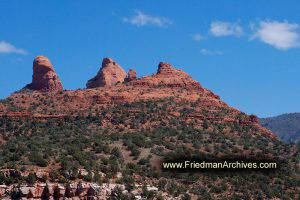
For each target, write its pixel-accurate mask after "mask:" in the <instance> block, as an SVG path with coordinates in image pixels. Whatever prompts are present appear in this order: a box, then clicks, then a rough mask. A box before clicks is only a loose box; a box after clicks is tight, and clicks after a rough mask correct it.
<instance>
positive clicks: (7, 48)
mask: <svg viewBox="0 0 300 200" xmlns="http://www.w3.org/2000/svg"><path fill="white" fill-rule="evenodd" d="M0 53H6V54H9V53H17V54H27V51H26V50H24V49H19V48H17V47H15V46H14V45H12V44H10V43H8V42H5V41H0Z"/></svg>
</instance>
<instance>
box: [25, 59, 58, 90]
mask: <svg viewBox="0 0 300 200" xmlns="http://www.w3.org/2000/svg"><path fill="white" fill-rule="evenodd" d="M25 88H27V89H30V90H38V91H44V92H57V91H62V90H63V86H62V83H61V81H60V79H59V77H58V76H57V74H56V73H55V71H54V68H53V66H52V64H51V62H50V60H49V59H48V58H47V57H45V56H37V57H36V58H35V59H34V61H33V76H32V83H30V84H28V85H26V86H25Z"/></svg>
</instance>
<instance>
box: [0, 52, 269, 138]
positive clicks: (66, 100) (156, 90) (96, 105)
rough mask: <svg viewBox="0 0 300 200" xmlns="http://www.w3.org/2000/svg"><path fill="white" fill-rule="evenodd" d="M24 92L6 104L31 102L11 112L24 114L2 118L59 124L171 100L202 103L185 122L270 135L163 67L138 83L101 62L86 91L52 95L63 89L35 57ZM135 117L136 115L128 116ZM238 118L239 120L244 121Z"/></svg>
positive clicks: (2, 111) (2, 108)
mask: <svg viewBox="0 0 300 200" xmlns="http://www.w3.org/2000/svg"><path fill="white" fill-rule="evenodd" d="M40 76H41V77H40ZM117 83H122V84H117ZM108 86H109V87H108ZM27 88H31V89H35V90H37V91H34V92H26V91H21V92H19V93H14V94H13V95H12V96H10V99H13V100H14V99H22V101H23V102H29V103H28V104H26V103H25V104H22V103H21V102H19V101H14V102H13V104H14V106H17V107H19V108H22V110H25V111H24V112H11V111H9V109H7V105H4V104H2V105H1V103H0V117H1V116H2V117H10V118H22V117H24V118H38V119H48V118H62V117H64V116H66V115H73V116H74V115H77V114H79V113H81V114H82V113H85V114H87V112H86V111H87V110H89V111H92V112H94V113H95V112H96V110H101V109H102V108H108V107H110V106H114V105H115V104H120V103H121V104H122V103H132V102H136V101H140V100H144V101H147V100H151V101H153V100H160V99H167V98H173V100H174V101H176V102H180V103H184V102H200V104H198V105H197V107H193V109H194V113H190V114H189V115H187V116H184V117H185V118H186V120H187V122H188V121H189V120H191V119H192V120H198V122H197V123H199V124H201V122H202V123H203V121H204V120H211V121H216V122H218V123H219V122H220V123H224V122H232V123H233V122H234V123H240V124H246V125H247V124H251V125H253V126H255V127H257V128H258V129H260V130H261V131H263V132H266V133H268V134H271V132H270V131H269V130H267V129H265V128H263V127H261V126H260V125H259V123H258V119H257V117H256V116H255V115H250V116H248V115H246V114H244V113H242V112H240V111H239V110H237V109H235V108H233V107H230V106H228V105H227V104H226V103H224V102H223V101H222V100H221V99H220V97H219V96H218V95H216V94H214V93H213V92H211V91H210V90H207V89H205V88H203V87H202V86H201V85H200V83H198V82H196V81H194V80H193V79H192V77H191V76H190V75H188V74H187V73H185V72H183V71H182V70H179V69H176V68H174V67H173V66H171V65H170V64H169V63H165V62H160V63H159V65H158V69H157V73H156V74H154V75H152V76H145V77H141V78H136V71H135V70H133V69H131V70H130V71H129V73H128V75H127V76H126V72H125V71H124V70H123V69H122V68H121V67H120V66H119V65H118V64H116V62H115V61H113V60H112V59H111V58H104V59H103V62H102V67H101V69H100V71H99V72H98V74H97V75H96V76H95V77H94V78H92V79H91V80H89V81H88V83H87V89H83V90H75V91H63V92H57V93H53V92H52V91H61V90H62V85H61V83H60V81H59V79H58V77H57V75H56V74H55V72H54V70H53V67H52V65H51V64H50V61H49V60H48V59H47V58H45V57H41V56H38V57H37V58H36V59H35V60H34V76H33V82H32V83H31V84H30V85H28V86H27ZM40 91H49V92H52V93H48V94H47V93H46V94H47V98H48V99H49V100H51V101H52V105H51V106H47V105H44V104H43V103H41V102H40V101H39V100H38V98H37V97H39V98H40V99H41V97H42V96H44V95H45V93H40ZM30 103H35V104H36V105H39V106H38V107H37V109H36V110H34V111H30ZM43 109H47V113H44V112H43ZM176 109H177V110H176ZM203 110H207V111H208V112H209V115H208V116H203V115H202V114H199V113H201V112H202V111H203ZM222 110H226V111H227V114H226V116H223V117H218V116H217V115H215V113H216V112H221V111H222ZM138 112H140V111H135V110H134V111H128V113H131V114H134V113H138ZM167 112H168V113H169V117H178V108H168V110H167ZM50 113H56V114H54V115H53V114H50ZM174 113H175V114H174ZM241 115H243V118H242V119H241V117H240V116H241ZM181 117H182V116H181ZM104 126H106V128H107V127H109V128H111V127H112V126H113V125H112V124H110V123H109V122H108V123H107V124H106V125H104Z"/></svg>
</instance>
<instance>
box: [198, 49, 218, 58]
mask: <svg viewBox="0 0 300 200" xmlns="http://www.w3.org/2000/svg"><path fill="white" fill-rule="evenodd" d="M200 53H201V54H202V55H205V56H214V55H217V56H221V55H223V52H222V51H218V50H209V49H201V50H200Z"/></svg>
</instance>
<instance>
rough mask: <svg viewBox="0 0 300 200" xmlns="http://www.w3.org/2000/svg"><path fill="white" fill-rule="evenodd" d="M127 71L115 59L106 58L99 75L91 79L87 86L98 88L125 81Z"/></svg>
mask: <svg viewBox="0 0 300 200" xmlns="http://www.w3.org/2000/svg"><path fill="white" fill-rule="evenodd" d="M125 77H126V72H125V71H124V70H123V69H122V67H120V66H119V65H118V64H117V63H116V62H115V61H114V60H113V59H111V58H104V59H103V61H102V67H101V68H100V70H99V72H98V73H97V75H96V76H95V77H94V78H92V79H91V80H89V81H88V82H87V84H86V87H87V88H96V87H103V86H112V85H114V84H116V83H123V82H124V79H125Z"/></svg>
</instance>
